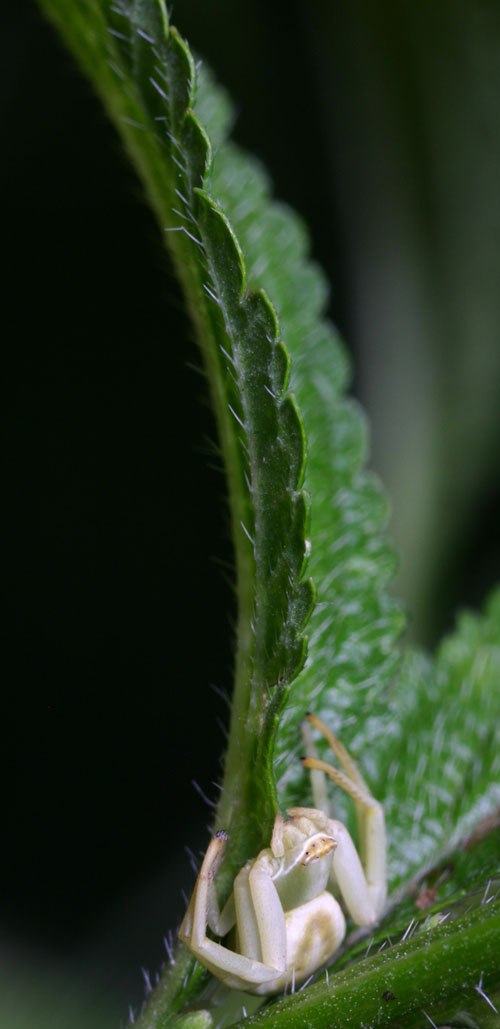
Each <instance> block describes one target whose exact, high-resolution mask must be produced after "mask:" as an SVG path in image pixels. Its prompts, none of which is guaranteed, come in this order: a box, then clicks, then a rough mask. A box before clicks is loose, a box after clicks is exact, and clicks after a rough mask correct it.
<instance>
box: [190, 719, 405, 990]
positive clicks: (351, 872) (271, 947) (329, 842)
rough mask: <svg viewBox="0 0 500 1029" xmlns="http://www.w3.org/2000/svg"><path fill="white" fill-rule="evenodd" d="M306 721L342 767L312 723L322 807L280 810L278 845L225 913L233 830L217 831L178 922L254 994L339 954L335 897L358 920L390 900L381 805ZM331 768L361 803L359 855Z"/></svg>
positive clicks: (341, 931) (239, 880) (253, 866)
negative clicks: (330, 794) (221, 895)
mask: <svg viewBox="0 0 500 1029" xmlns="http://www.w3.org/2000/svg"><path fill="white" fill-rule="evenodd" d="M307 719H308V722H309V724H310V725H312V726H314V728H316V729H318V730H319V731H320V732H321V733H322V734H323V736H324V737H325V739H326V740H327V742H328V744H329V746H330V747H331V749H332V751H333V752H334V754H335V755H336V757H337V759H338V761H339V762H340V764H341V765H342V767H343V769H344V771H341V770H340V769H338V768H335V767H334V766H333V765H330V764H328V763H327V762H326V761H320V760H319V759H318V758H317V757H316V756H312V755H313V754H315V751H314V745H313V743H312V737H311V732H310V728H309V725H308V724H307V722H306V723H304V727H303V731H304V736H305V739H306V745H307V750H308V752H309V756H308V757H305V758H302V763H303V764H304V765H305V767H306V768H309V769H310V770H311V779H312V786H313V795H314V799H315V802H316V803H317V805H318V807H316V808H303V807H295V808H290V809H289V810H288V812H287V814H288V816H289V817H288V818H283V816H282V815H281V814H279V813H278V814H277V815H276V818H275V821H274V828H273V833H272V837H271V843H270V846H269V847H268V848H266V849H265V850H261V852H260V854H258V855H257V857H256V858H254V859H253V860H252V861H247V862H246V864H245V865H244V866H243V868H242V869H241V870H240V872H238V875H237V876H236V879H235V881H234V888H233V893H232V894H231V896H230V898H229V900H228V902H227V904H226V906H225V907H224V909H223V910H222V911H220V910H219V906H218V903H217V898H216V893H215V884H214V878H215V876H216V874H217V869H218V868H219V865H220V863H221V861H222V858H223V856H224V850H225V847H226V842H227V833H225V832H224V831H220V832H218V833H216V835H215V836H214V837H213V839H212V840H211V842H210V844H209V846H208V849H207V852H206V854H205V857H204V859H203V863H202V866H201V869H200V872H199V875H198V878H197V880H196V883H195V887H194V890H193V894H192V897H191V900H190V902H189V906H188V909H187V911H186V914H185V916H184V920H183V922H182V925H181V927H180V929H179V937H180V939H181V940H182V941H183V942H184V943H185V944H186V946H187V947H189V949H190V950H191V951H192V952H193V954H195V956H196V957H197V958H198V960H199V961H200V962H201V963H202V964H203V965H205V967H206V968H208V969H209V971H210V972H212V973H213V975H215V976H217V978H218V979H220V980H221V981H222V982H223V983H225V985H226V986H230V987H233V989H237V990H245V991H247V992H249V993H257V994H271V993H280V992H281V991H282V990H284V989H285V987H287V986H290V987H291V988H292V989H293V988H294V987H295V986H298V985H300V984H301V983H303V982H304V981H305V980H306V979H307V978H309V976H311V975H312V974H313V973H314V972H316V971H317V969H318V968H320V967H321V966H322V965H325V964H327V963H328V962H329V961H330V960H331V958H332V957H333V955H334V954H335V952H336V951H337V950H338V948H339V946H340V944H341V943H342V940H343V939H344V936H345V931H346V923H345V917H344V913H343V911H342V908H341V906H340V903H339V901H338V900H337V899H336V897H339V899H340V900H341V901H342V905H343V907H344V908H345V910H346V911H347V913H348V914H349V915H350V916H351V918H352V919H353V921H354V922H355V923H356V924H357V925H360V926H371V925H373V924H374V923H375V922H376V921H377V919H378V918H379V916H380V915H381V913H382V910H383V908H384V904H385V899H386V892H387V891H386V838H385V828H384V813H383V810H382V807H381V805H380V804H379V803H378V802H377V801H376V800H374V798H373V797H372V795H371V793H370V791H369V789H368V786H367V785H366V783H365V781H364V779H363V777H362V776H361V773H360V772H359V769H358V767H357V765H356V764H355V762H354V761H353V759H352V758H351V757H350V755H349V754H348V752H347V750H346V749H345V747H344V746H343V744H342V743H341V742H340V740H338V739H337V737H336V736H334V735H333V733H332V732H331V731H330V729H328V727H327V726H326V725H325V724H324V722H322V721H321V719H319V718H317V717H316V716H315V715H307ZM325 775H327V776H329V777H330V779H332V780H333V782H335V783H336V784H337V785H338V786H340V787H341V788H342V789H343V790H345V792H346V793H348V794H349V796H350V797H352V798H353V800H354V802H355V805H356V816H357V823H358V833H359V839H360V850H361V855H362V857H361V860H360V858H359V856H358V853H357V851H356V848H355V846H354V843H353V841H352V839H351V837H350V835H349V833H348V831H347V829H346V827H345V825H343V824H342V822H339V821H336V820H335V819H332V818H331V817H330V815H329V808H328V801H327V798H326V780H325ZM334 894H335V896H334ZM207 926H208V927H209V928H210V930H211V931H212V933H214V935H215V936H217V937H219V938H223V937H225V936H226V935H227V934H228V933H229V932H230V931H232V936H231V937H230V942H231V948H232V949H230V948H229V947H228V946H226V945H225V944H223V943H218V942H216V941H215V940H212V939H210V938H209V937H208V936H207Z"/></svg>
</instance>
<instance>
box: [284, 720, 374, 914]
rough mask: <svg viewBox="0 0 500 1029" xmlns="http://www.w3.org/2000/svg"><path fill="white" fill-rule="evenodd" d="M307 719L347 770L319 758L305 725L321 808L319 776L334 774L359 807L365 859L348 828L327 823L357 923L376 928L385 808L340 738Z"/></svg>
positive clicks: (305, 761) (335, 860)
mask: <svg viewBox="0 0 500 1029" xmlns="http://www.w3.org/2000/svg"><path fill="white" fill-rule="evenodd" d="M307 719H308V722H309V723H310V724H311V725H313V726H314V727H315V728H316V729H318V730H319V731H320V732H321V733H322V735H323V736H324V737H325V739H326V740H327V742H328V744H329V746H330V747H331V749H332V750H333V752H334V754H335V755H336V757H337V758H338V760H339V761H340V764H341V765H342V766H343V768H344V771H343V772H342V771H340V769H338V768H335V767H334V766H333V765H330V764H328V762H326V761H320V760H319V758H318V757H317V756H316V754H315V750H314V744H313V743H312V738H311V737H310V731H309V727H308V726H307V725H306V726H305V727H304V728H305V732H304V737H305V740H306V746H307V749H308V752H309V755H308V757H306V758H303V761H302V763H303V765H304V766H305V767H306V768H309V769H311V770H313V771H314V772H315V773H316V781H314V779H313V790H314V793H315V800H316V802H317V803H318V807H321V808H322V809H323V810H324V796H325V792H324V789H323V788H322V784H321V780H320V779H318V777H317V773H320V774H321V773H323V774H326V775H327V776H329V778H330V779H332V780H333V782H335V783H336V784H337V785H338V786H340V787H341V789H343V790H344V791H345V792H346V793H348V794H349V796H351V797H352V798H353V800H354V802H355V806H356V820H357V824H358V834H359V841H360V851H361V861H360V860H359V857H358V855H357V852H356V849H355V847H354V844H353V842H352V839H351V837H350V835H349V833H348V832H347V829H346V828H345V826H343V825H342V824H341V823H339V822H335V823H333V824H334V825H335V830H333V829H331V825H332V821H331V820H330V819H328V820H329V822H330V831H332V832H334V834H335V836H336V839H337V840H338V846H337V849H336V852H335V854H334V858H333V864H332V871H333V874H334V876H335V879H336V880H337V882H338V884H339V887H340V890H341V892H342V895H343V897H344V900H345V903H346V906H347V907H348V909H349V912H350V914H351V915H352V918H353V919H354V921H355V922H356V923H357V924H358V925H371V924H372V923H373V922H375V921H376V920H377V918H379V917H380V915H381V914H382V911H383V909H384V905H385V901H386V897H387V882H386V877H387V867H386V866H387V858H386V849H387V846H386V834H385V823H384V811H383V808H382V805H381V804H379V802H378V801H377V800H375V798H374V797H372V795H371V793H370V790H369V788H368V786H367V784H366V783H365V781H364V779H363V776H362V775H361V772H360V771H359V768H358V766H357V765H356V763H355V761H353V759H352V757H351V756H350V754H349V753H348V752H347V750H346V749H345V747H344V746H343V744H342V743H341V742H340V740H338V739H337V737H336V736H334V734H333V733H332V732H331V730H330V729H329V728H328V726H327V725H325V724H324V722H322V721H321V719H320V718H317V716H316V715H311V714H309V715H307ZM325 814H327V812H325Z"/></svg>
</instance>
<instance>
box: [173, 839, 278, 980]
mask: <svg viewBox="0 0 500 1029" xmlns="http://www.w3.org/2000/svg"><path fill="white" fill-rule="evenodd" d="M226 841H227V835H226V833H224V832H219V833H217V835H216V836H214V838H213V839H212V840H211V841H210V844H209V846H208V849H207V852H206V854H205V857H204V859H203V863H202V866H201V868H200V872H199V875H198V878H197V880H196V884H195V888H194V890H193V895H192V897H191V900H190V902H189V907H188V909H187V911H186V914H185V916H184V920H183V922H182V925H181V927H180V929H179V937H180V939H181V940H182V941H183V942H184V943H185V944H186V946H187V947H189V949H190V950H191V951H192V952H193V953H194V954H195V955H196V957H197V958H198V959H199V960H200V961H201V963H202V964H203V965H205V967H206V968H208V969H209V971H210V972H212V974H213V975H215V976H217V977H218V978H219V979H222V981H223V982H224V983H226V985H227V986H231V987H233V988H234V989H238V990H252V991H255V992H256V988H257V987H258V986H261V987H262V985H263V984H265V983H267V982H271V981H272V980H274V979H276V978H277V977H278V976H279V975H281V974H282V973H283V972H284V970H285V963H286V929H285V918H284V913H283V908H282V906H281V903H280V900H279V897H278V894H277V892H276V887H275V886H274V883H273V882H272V879H271V878H270V869H269V868H267V867H266V860H267V862H268V863H269V858H268V857H267V852H265V851H264V852H262V854H261V855H259V858H258V859H256V860H255V861H251V862H248V863H247V865H245V866H244V867H243V868H242V869H241V871H240V872H239V873H238V875H237V877H236V880H235V884H234V894H233V896H231V897H230V899H229V901H228V903H227V904H226V906H225V908H224V909H223V911H222V912H219V907H218V904H217V897H216V893H215V884H214V878H215V875H216V872H217V869H218V867H219V865H220V863H221V861H222V858H223V855H224V850H225V846H226ZM235 923H236V924H237V930H238V937H239V944H240V948H241V951H242V953H236V952H235V951H232V950H229V949H228V948H227V947H224V945H223V944H221V943H216V942H215V941H214V940H211V939H209V937H208V936H207V926H208V927H209V928H210V929H211V930H212V932H214V933H215V935H217V936H225V935H226V933H228V932H229V930H230V929H231V928H233V926H234V924H235ZM260 955H262V957H263V959H264V962H267V963H265V964H264V963H263V962H262V961H259V960H257V958H258V957H259V956H260Z"/></svg>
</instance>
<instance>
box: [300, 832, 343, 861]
mask: <svg viewBox="0 0 500 1029" xmlns="http://www.w3.org/2000/svg"><path fill="white" fill-rule="evenodd" d="M336 846H337V841H336V840H334V839H332V837H331V836H316V837H315V838H314V839H313V840H308V843H307V850H305V851H304V857H303V858H302V862H301V864H303V865H310V864H311V861H316V860H317V859H318V858H322V857H326V855H327V854H330V853H331V851H332V850H334V849H335V847H336Z"/></svg>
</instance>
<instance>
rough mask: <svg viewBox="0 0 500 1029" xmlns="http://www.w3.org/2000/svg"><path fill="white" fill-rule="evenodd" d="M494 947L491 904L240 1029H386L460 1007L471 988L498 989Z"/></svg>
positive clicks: (499, 926)
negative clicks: (441, 1006) (432, 1010)
mask: <svg viewBox="0 0 500 1029" xmlns="http://www.w3.org/2000/svg"><path fill="white" fill-rule="evenodd" d="M499 943H500V900H499V899H496V900H494V901H492V902H491V903H490V904H480V905H479V906H478V907H474V908H472V909H471V910H469V911H468V912H467V913H465V914H464V915H463V916H462V917H460V918H457V919H453V920H451V919H450V920H448V921H445V922H443V923H442V924H441V925H437V926H434V927H432V928H429V929H428V930H427V931H424V930H422V931H421V932H419V933H418V934H417V935H416V936H414V937H413V938H412V939H407V940H402V941H401V942H400V943H398V944H396V945H394V946H388V947H387V948H386V949H385V950H383V951H381V952H380V953H378V954H376V955H374V956H373V957H368V958H365V959H364V960H363V961H360V962H359V963H358V964H356V965H354V966H353V967H351V968H349V969H347V970H346V971H345V972H339V973H337V975H330V976H329V979H328V980H327V979H326V978H325V979H323V980H322V981H321V982H319V983H317V984H315V985H312V986H310V987H309V988H308V989H307V990H304V991H303V992H299V993H297V994H295V995H294V996H291V997H286V998H284V999H283V1000H281V1001H278V1003H277V1004H274V1005H272V1007H269V1008H266V1009H265V1010H263V1011H261V1012H259V1013H258V1014H256V1015H254V1016H252V1017H251V1018H249V1019H247V1020H245V1023H244V1024H245V1027H247V1029H250V1027H251V1026H252V1027H255V1029H271V1027H272V1029H280V1027H282V1026H283V1027H286V1029H303V1027H304V1026H308V1027H310V1029H331V1027H332V1026H342V1027H343V1026H351V1027H352V1029H358V1027H359V1029H361V1027H362V1026H363V1025H364V1026H373V1025H377V1026H384V1025H386V1026H389V1025H391V1024H392V1023H394V1022H395V1021H398V1020H401V1019H403V1018H404V1017H405V1016H406V1015H410V1014H414V1013H416V1012H422V1011H425V1010H426V1008H427V1006H428V1005H429V1004H437V1003H438V1002H439V1001H443V1000H445V1001H446V1002H447V1003H451V1004H452V1005H453V1004H454V1003H456V1002H457V1003H459V1004H460V1005H461V1006H462V1007H464V1006H466V1002H467V999H468V998H469V997H471V996H475V995H477V991H476V992H475V988H476V987H477V986H478V985H480V988H481V989H483V990H484V992H485V993H487V992H488V990H489V989H490V988H496V987H498V985H499V979H500V968H499V956H498V955H499ZM353 1000H354V1003H353ZM485 1003H486V1002H485ZM423 1021H425V1018H424V1019H423ZM241 1024H243V1023H241Z"/></svg>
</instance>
